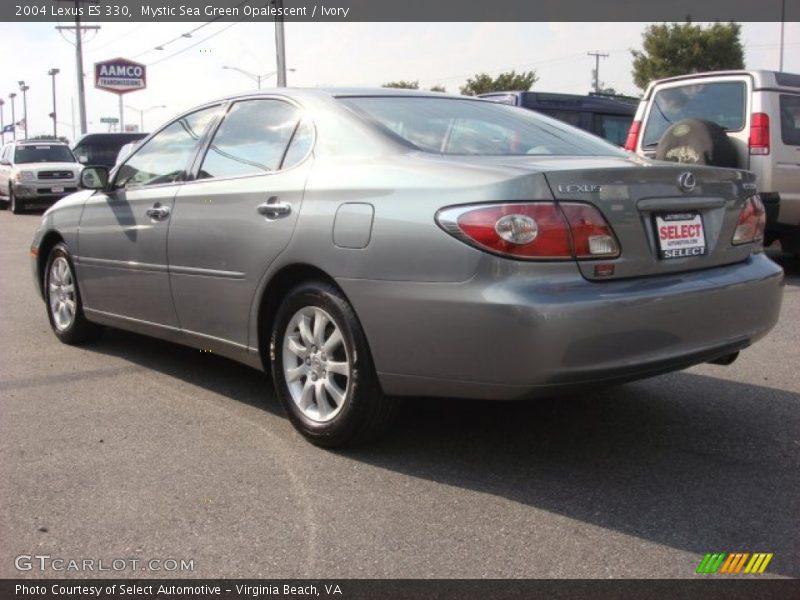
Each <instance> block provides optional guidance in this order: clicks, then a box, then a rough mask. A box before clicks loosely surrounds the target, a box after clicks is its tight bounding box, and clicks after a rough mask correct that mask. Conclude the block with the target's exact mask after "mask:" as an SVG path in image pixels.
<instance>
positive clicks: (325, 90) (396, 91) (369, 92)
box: [203, 87, 480, 106]
mask: <svg viewBox="0 0 800 600" xmlns="http://www.w3.org/2000/svg"><path fill="white" fill-rule="evenodd" d="M253 96H286V97H289V98H297V99H300V98H304V97H316V98H329V99H332V98H352V97H363V96H369V97H375V96H386V97H398V96H407V97H420V96H422V97H429V98H457V99H461V100H464V99H466V100H480V98H477V97H476V96H460V95H457V94H447V93H444V92H430V91H427V90H407V89H401V88H381V87H378V88H371V87H314V88H311V87H309V88H305V87H284V88H264V89H257V90H247V91H244V92H239V93H236V94H230V95H227V96H222V97H219V98H216V99H214V100H212V101H210V102H205V103H203V105H204V106H205V105H208V104H214V103H216V102H225V101H228V100H237V99H240V98H250V97H253Z"/></svg>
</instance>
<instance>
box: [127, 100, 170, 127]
mask: <svg viewBox="0 0 800 600" xmlns="http://www.w3.org/2000/svg"><path fill="white" fill-rule="evenodd" d="M125 106H126V107H128V108H130V109H131V110H133V111H136V112H138V113H139V130H140V132H141V133H144V114H145V113H147V112H150V111H151V110H155V109H157V108H167V105H166V104H156V105H155V106H151V107H149V108H136V107H135V106H131V105H130V104H126V105H125Z"/></svg>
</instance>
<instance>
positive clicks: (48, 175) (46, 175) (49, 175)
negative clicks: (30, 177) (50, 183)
mask: <svg viewBox="0 0 800 600" xmlns="http://www.w3.org/2000/svg"><path fill="white" fill-rule="evenodd" d="M74 176H75V174H74V173H73V172H72V171H39V179H72V178H73V177H74Z"/></svg>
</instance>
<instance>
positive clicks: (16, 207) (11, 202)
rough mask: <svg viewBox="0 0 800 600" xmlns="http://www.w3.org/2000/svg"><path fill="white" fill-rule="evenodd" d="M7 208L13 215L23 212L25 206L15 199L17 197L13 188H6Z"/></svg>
mask: <svg viewBox="0 0 800 600" xmlns="http://www.w3.org/2000/svg"><path fill="white" fill-rule="evenodd" d="M8 206H9V208H10V209H11V212H12V213H14V214H15V215H18V214H20V213H21V212H22V211H24V210H25V205H24V204H23V203H22V202H20V201H19V199H17V195H16V194H15V193H14V188H13V187H12V186H9V187H8Z"/></svg>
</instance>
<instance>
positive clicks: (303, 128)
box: [281, 119, 314, 169]
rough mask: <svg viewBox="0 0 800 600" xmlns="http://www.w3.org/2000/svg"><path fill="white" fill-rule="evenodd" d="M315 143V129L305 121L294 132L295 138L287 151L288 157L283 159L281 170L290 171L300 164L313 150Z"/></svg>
mask: <svg viewBox="0 0 800 600" xmlns="http://www.w3.org/2000/svg"><path fill="white" fill-rule="evenodd" d="M313 142H314V128H313V127H312V126H311V123H310V122H309V121H308V120H307V119H304V120H303V121H302V122H301V123H300V125H298V126H297V130H296V131H295V132H294V137H293V138H292V141H291V143H290V144H289V149H288V150H287V151H286V156H285V157H284V158H283V164H282V165H281V168H282V169H288V168H290V167H293V166H295V165H296V164H298V163H300V162H301V161H302V160H303V159H304V158H305V157H306V154H308V153H309V151H310V150H311V144H312V143H313Z"/></svg>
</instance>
